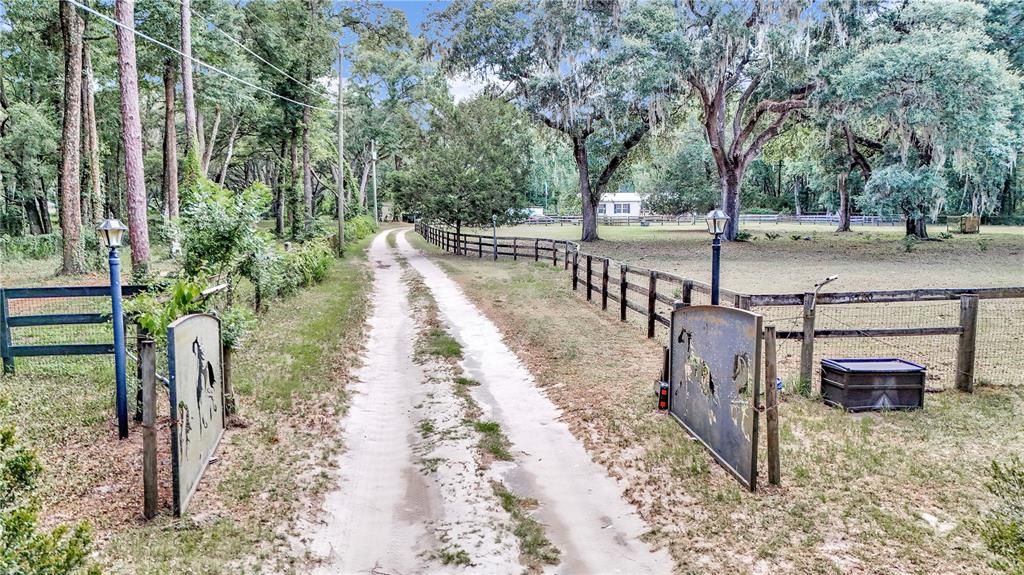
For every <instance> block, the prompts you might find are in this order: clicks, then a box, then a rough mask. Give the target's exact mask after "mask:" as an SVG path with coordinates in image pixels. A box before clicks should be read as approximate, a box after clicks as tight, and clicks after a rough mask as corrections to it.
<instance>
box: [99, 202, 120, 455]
mask: <svg viewBox="0 0 1024 575" xmlns="http://www.w3.org/2000/svg"><path fill="white" fill-rule="evenodd" d="M96 230H97V231H99V233H100V237H101V238H102V239H103V243H104V244H105V245H106V246H107V248H109V249H110V257H109V258H108V262H109V263H110V303H111V312H112V316H113V317H112V319H113V322H114V375H115V377H116V378H117V435H118V437H120V438H121V439H125V438H126V437H128V378H127V375H126V373H125V363H126V360H125V341H124V311H123V308H122V307H121V259H120V258H119V257H118V255H117V249H118V248H119V247H121V240H122V239H123V238H124V233H125V232H126V231H128V226H126V225H124V224H122V223H121V222H120V221H118V220H116V219H107V220H104V221H103V223H102V224H100V225H99V227H98V228H96Z"/></svg>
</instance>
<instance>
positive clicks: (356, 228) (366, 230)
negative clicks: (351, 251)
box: [345, 215, 377, 242]
mask: <svg viewBox="0 0 1024 575" xmlns="http://www.w3.org/2000/svg"><path fill="white" fill-rule="evenodd" d="M375 231H377V223H376V222H374V221H373V218H372V217H371V216H369V215H362V216H356V217H354V218H352V219H350V220H346V221H345V241H347V242H354V241H359V240H361V239H363V238H365V237H366V236H368V235H370V234H372V233H374V232H375Z"/></svg>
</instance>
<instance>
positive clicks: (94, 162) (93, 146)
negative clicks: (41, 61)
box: [82, 44, 103, 225]
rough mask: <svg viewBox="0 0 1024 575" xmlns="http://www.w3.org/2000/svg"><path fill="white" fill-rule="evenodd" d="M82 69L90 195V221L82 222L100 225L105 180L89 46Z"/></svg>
mask: <svg viewBox="0 0 1024 575" xmlns="http://www.w3.org/2000/svg"><path fill="white" fill-rule="evenodd" d="M82 68H83V72H84V75H85V78H84V81H83V83H82V104H83V106H84V107H85V109H84V114H85V144H86V149H87V150H88V152H89V158H88V160H89V193H88V196H87V197H88V198H89V199H88V202H87V204H88V205H89V212H90V218H91V219H90V220H89V221H86V220H85V219H83V220H82V223H83V224H89V225H91V224H95V223H99V221H100V220H102V219H103V214H102V213H101V212H102V211H103V209H102V206H103V183H102V182H103V180H102V178H101V177H100V173H101V172H102V170H103V165H102V164H101V163H100V136H99V131H98V130H97V128H96V94H95V91H94V89H93V86H94V84H95V80H94V78H93V71H92V58H91V57H90V56H89V45H88V44H83V45H82Z"/></svg>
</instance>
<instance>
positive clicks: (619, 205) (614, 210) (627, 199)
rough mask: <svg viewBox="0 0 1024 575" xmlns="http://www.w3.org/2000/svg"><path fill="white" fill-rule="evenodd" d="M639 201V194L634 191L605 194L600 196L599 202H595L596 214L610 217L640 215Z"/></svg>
mask: <svg viewBox="0 0 1024 575" xmlns="http://www.w3.org/2000/svg"><path fill="white" fill-rule="evenodd" d="M640 202H641V198H640V194H637V193H635V192H621V193H616V194H605V195H604V196H602V197H601V203H599V204H597V215H599V216H608V217H610V218H615V217H620V218H624V217H629V216H634V217H636V216H639V215H640Z"/></svg>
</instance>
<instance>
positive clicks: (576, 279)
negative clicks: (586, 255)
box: [572, 252, 580, 291]
mask: <svg viewBox="0 0 1024 575" xmlns="http://www.w3.org/2000/svg"><path fill="white" fill-rule="evenodd" d="M579 270H580V253H579V252H573V253H572V291H576V289H577V288H578V287H579V283H580V274H579Z"/></svg>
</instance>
